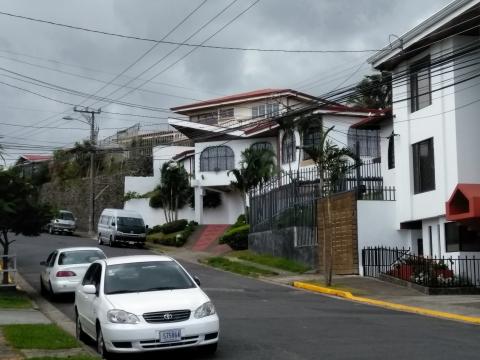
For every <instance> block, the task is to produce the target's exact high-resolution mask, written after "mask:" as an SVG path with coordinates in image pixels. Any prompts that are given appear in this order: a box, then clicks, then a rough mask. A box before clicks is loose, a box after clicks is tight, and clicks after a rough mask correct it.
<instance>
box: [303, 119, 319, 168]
mask: <svg viewBox="0 0 480 360" xmlns="http://www.w3.org/2000/svg"><path fill="white" fill-rule="evenodd" d="M321 137H322V130H321V129H320V127H318V126H311V127H309V128H307V129H306V130H305V131H304V133H303V146H304V147H306V148H312V147H314V146H316V145H317V146H318V145H320V142H321ZM303 159H304V160H308V159H310V155H308V153H307V152H306V151H305V150H303Z"/></svg>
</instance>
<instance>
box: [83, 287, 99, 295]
mask: <svg viewBox="0 0 480 360" xmlns="http://www.w3.org/2000/svg"><path fill="white" fill-rule="evenodd" d="M82 290H83V292H84V293H85V294H91V295H93V294H96V293H97V288H96V287H95V285H90V284H89V285H83V288H82Z"/></svg>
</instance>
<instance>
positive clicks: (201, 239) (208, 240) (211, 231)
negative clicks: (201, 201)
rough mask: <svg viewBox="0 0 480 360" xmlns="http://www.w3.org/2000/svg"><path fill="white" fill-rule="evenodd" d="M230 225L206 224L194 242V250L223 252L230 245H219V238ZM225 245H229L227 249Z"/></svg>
mask: <svg viewBox="0 0 480 360" xmlns="http://www.w3.org/2000/svg"><path fill="white" fill-rule="evenodd" d="M229 227H230V225H204V227H203V229H202V230H201V233H200V234H199V236H198V238H197V241H196V242H195V243H194V244H193V246H192V250H193V251H211V252H213V253H217V254H220V253H223V252H224V251H225V250H228V249H229V248H230V247H229V246H228V245H219V244H218V239H219V238H220V237H221V236H222V235H223V233H224V232H225V230H227V229H228V228H229ZM225 247H228V249H226V248H225Z"/></svg>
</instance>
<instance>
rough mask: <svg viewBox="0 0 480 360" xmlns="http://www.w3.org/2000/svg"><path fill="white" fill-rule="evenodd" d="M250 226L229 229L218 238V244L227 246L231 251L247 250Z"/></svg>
mask: <svg viewBox="0 0 480 360" xmlns="http://www.w3.org/2000/svg"><path fill="white" fill-rule="evenodd" d="M249 231H250V225H248V224H245V225H242V226H238V227H231V228H230V229H228V230H227V231H225V234H223V236H222V237H221V238H220V244H228V245H230V247H231V248H232V249H233V250H245V249H248V233H249Z"/></svg>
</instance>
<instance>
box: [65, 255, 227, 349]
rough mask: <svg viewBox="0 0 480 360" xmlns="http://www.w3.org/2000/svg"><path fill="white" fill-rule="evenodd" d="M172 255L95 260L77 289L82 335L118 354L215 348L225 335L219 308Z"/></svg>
mask: <svg viewBox="0 0 480 360" xmlns="http://www.w3.org/2000/svg"><path fill="white" fill-rule="evenodd" d="M199 283H200V282H199V280H198V279H197V278H192V276H190V275H189V274H188V273H187V271H186V270H185V269H184V268H183V267H182V266H181V265H180V264H179V263H178V262H177V261H175V260H174V259H172V258H170V257H168V256H157V255H138V256H123V257H116V258H109V259H104V260H98V261H95V262H94V263H93V264H92V265H91V266H90V267H89V269H88V271H87V273H86V274H85V277H84V278H83V281H82V284H81V285H79V286H78V288H77V291H76V292H75V315H76V322H77V326H76V330H77V337H78V338H79V339H82V340H83V338H84V337H85V335H88V336H89V337H91V338H92V339H94V340H96V341H97V349H98V352H99V354H100V355H102V356H103V357H104V358H109V357H111V354H112V353H138V352H146V351H154V350H164V349H174V348H184V347H200V348H201V349H202V350H203V351H205V352H209V353H213V352H215V350H216V348H217V343H218V338H219V320H218V316H217V313H216V311H215V307H214V306H213V304H212V302H211V301H210V299H209V298H208V296H207V295H206V294H205V293H204V292H203V291H202V290H201V289H200V287H199Z"/></svg>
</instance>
